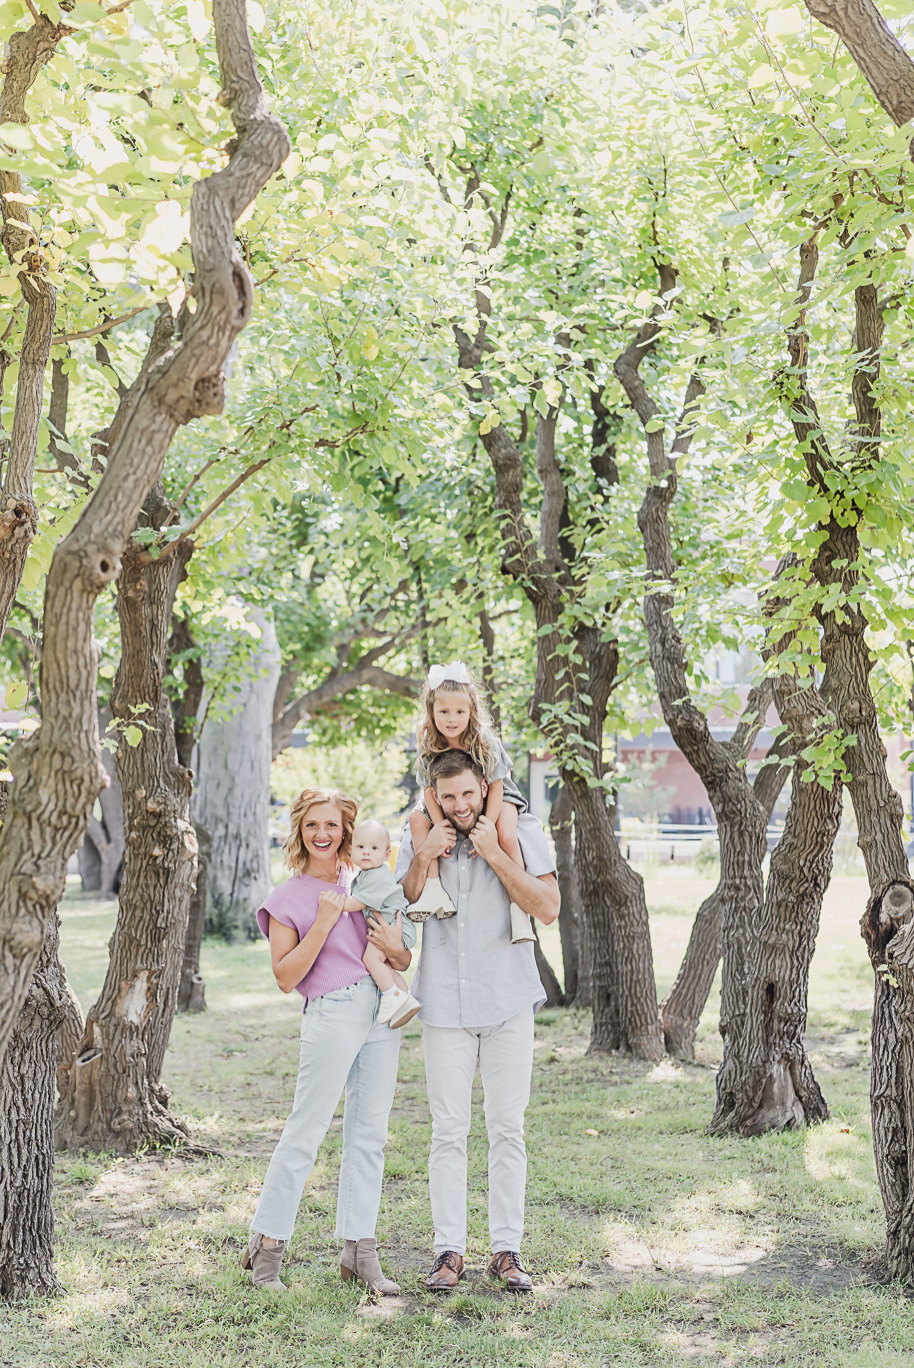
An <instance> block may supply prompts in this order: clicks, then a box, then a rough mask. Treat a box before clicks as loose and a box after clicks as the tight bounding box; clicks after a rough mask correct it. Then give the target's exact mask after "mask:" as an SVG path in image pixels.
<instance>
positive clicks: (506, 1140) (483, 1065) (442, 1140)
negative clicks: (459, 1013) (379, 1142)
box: [422, 1007, 533, 1254]
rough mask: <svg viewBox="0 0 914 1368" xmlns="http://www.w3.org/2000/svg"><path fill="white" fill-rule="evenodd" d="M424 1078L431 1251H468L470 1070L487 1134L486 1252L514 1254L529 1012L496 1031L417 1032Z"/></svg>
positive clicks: (523, 1166) (520, 1212)
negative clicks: (478, 1081)
mask: <svg viewBox="0 0 914 1368" xmlns="http://www.w3.org/2000/svg"><path fill="white" fill-rule="evenodd" d="M422 1037H423V1042H424V1045H425V1077H426V1082H427V1084H428V1103H429V1107H430V1108H431V1113H432V1148H431V1153H430V1154H429V1158H428V1184H429V1193H430V1196H431V1201H432V1219H433V1220H434V1222H435V1253H436V1254H441V1253H443V1251H444V1250H446V1249H452V1250H453V1251H454V1253H455V1254H465V1253H466V1247H467V1136H468V1135H469V1132H470V1101H471V1095H472V1089H473V1077H474V1075H475V1073H476V1064H477V1061H478V1063H479V1071H480V1073H481V1075H482V1088H483V1096H484V1098H485V1115H486V1129H487V1131H488V1133H489V1236H490V1240H491V1245H492V1253H493V1254H497V1253H498V1252H499V1250H502V1249H513V1250H515V1251H516V1252H519V1251H520V1242H521V1236H522V1235H523V1230H524V1189H525V1187H526V1182H527V1151H526V1149H525V1148H524V1112H525V1110H526V1108H527V1103H528V1102H529V1101H530V1074H531V1071H532V1069H533V1011H532V1009H531V1008H529V1007H528V1008H526V1009H525V1010H524V1011H523V1012H519V1013H518V1015H517V1016H514V1017H511V1019H510V1020H509V1021H503V1022H501V1023H500V1024H499V1025H497V1026H483V1027H480V1028H478V1029H468V1030H464V1029H463V1028H461V1027H450V1026H423V1028H422Z"/></svg>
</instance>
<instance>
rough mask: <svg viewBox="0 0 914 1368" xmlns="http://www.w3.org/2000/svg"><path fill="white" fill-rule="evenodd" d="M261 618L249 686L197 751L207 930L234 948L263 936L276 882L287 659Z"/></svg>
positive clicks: (232, 697)
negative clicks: (261, 914) (281, 694)
mask: <svg viewBox="0 0 914 1368" xmlns="http://www.w3.org/2000/svg"><path fill="white" fill-rule="evenodd" d="M254 617H255V621H256V622H257V624H258V626H259V627H260V630H261V637H260V642H259V645H258V647H257V649H256V650H255V652H254V654H253V655H252V657H251V658H250V660H249V661H248V662H247V663H246V667H245V669H246V673H245V677H244V679H243V681H242V682H241V683H240V684H238V685H236V686H235V687H234V689H233V690H232V691H231V693H230V694H229V695H228V697H227V698H226V699H225V700H224V706H226V707H231V708H233V709H234V711H233V712H232V713H231V715H230V716H228V717H227V718H225V720H221V719H220V720H216V719H214V718H212V717H208V718H207V720H206V722H205V724H204V726H203V728H202V730H201V732H200V739H199V741H198V743H197V792H196V795H195V799H194V818H195V820H196V821H197V822H198V823H199V825H201V826H204V827H205V828H206V830H207V831H208V832H209V833H210V836H211V841H212V844H211V846H210V855H209V866H208V870H207V892H206V900H207V903H206V930H207V932H208V933H209V934H212V935H217V936H223V937H224V938H225V939H226V940H228V941H238V940H244V939H245V938H247V937H253V936H254V935H255V934H256V923H255V920H254V915H255V913H256V911H257V908H258V907H259V906H260V904H261V903H262V902H263V899H264V898H265V897H266V895H267V893H268V892H269V891H270V887H271V882H272V881H271V879H270V858H269V820H270V759H271V754H272V750H271V735H272V715H273V696H274V694H275V692H276V684H277V680H278V678H279V668H280V655H279V645H278V643H277V640H276V630H275V628H274V627H273V624H272V622H271V621H269V620H268V619H267V618H266V617H264V616H262V615H260V614H255V615H254Z"/></svg>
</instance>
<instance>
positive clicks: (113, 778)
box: [76, 708, 124, 898]
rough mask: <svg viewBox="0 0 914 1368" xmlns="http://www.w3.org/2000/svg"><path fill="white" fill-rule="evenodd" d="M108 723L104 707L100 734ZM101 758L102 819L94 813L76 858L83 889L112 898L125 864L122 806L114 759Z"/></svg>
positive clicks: (107, 755) (108, 755)
mask: <svg viewBox="0 0 914 1368" xmlns="http://www.w3.org/2000/svg"><path fill="white" fill-rule="evenodd" d="M110 720H111V714H110V712H109V711H108V709H107V708H105V709H103V710H102V712H101V713H100V714H99V720H98V729H99V733H100V734H104V732H105V731H106V730H107V727H108V723H109V721H110ZM101 759H102V764H103V765H104V767H105V770H106V772H107V775H108V786H107V788H104V789H102V791H101V793H100V794H99V796H98V803H99V807H100V808H101V820H99V818H98V817H96V815H95V812H94V811H93V813H92V816H91V817H90V818H89V828H88V830H87V832H86V834H85V836H84V838H83V842H82V845H81V846H80V847H79V850H78V851H77V852H76V858H77V859H78V861H79V873H80V878H81V879H82V885H83V890H84V891H85V892H87V893H97V894H98V896H99V897H100V898H114V897H116V896H117V891H118V887H119V886H120V881H121V871H122V866H123V861H124V805H123V801H122V799H121V783H120V780H119V779H118V777H117V765H116V764H115V761H114V756H113V755H112V754H111V752H110V751H108V750H103V751H102V753H101Z"/></svg>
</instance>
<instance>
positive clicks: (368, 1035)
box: [251, 974, 400, 1240]
mask: <svg viewBox="0 0 914 1368" xmlns="http://www.w3.org/2000/svg"><path fill="white" fill-rule="evenodd" d="M379 1000H380V994H379V993H378V990H377V988H376V987H375V985H374V981H373V980H372V979H371V977H370V976H369V975H368V974H366V975H365V977H364V978H363V979H360V980H359V982H358V983H356V984H353V985H352V986H351V987H349V988H337V989H335V990H334V992H332V993H325V994H324V996H323V997H319V998H314V999H313V1001H311V1002H309V1003H308V1010H307V1011H306V1012H305V1015H304V1017H303V1019H302V1028H301V1060H300V1063H299V1067H298V1082H297V1083H296V1085H295V1101H294V1103H293V1104H292V1113H291V1115H290V1116H289V1119H288V1121H287V1122H286V1124H285V1128H284V1129H283V1133H282V1135H281V1136H280V1140H279V1144H278V1145H277V1146H276V1149H275V1150H274V1151H273V1157H272V1159H271V1160H270V1166H269V1168H268V1169H267V1176H266V1177H265V1178H264V1180H263V1191H262V1192H261V1194H260V1201H259V1202H258V1203H257V1210H256V1211H255V1212H254V1219H253V1220H252V1221H251V1230H252V1231H258V1232H259V1233H260V1234H261V1235H268V1236H269V1237H270V1238H271V1239H273V1240H288V1239H289V1238H290V1237H291V1235H292V1231H293V1230H294V1228H295V1217H296V1215H297V1213H298V1204H299V1202H300V1201H301V1197H302V1193H303V1192H304V1189H305V1183H306V1182H307V1181H308V1177H309V1175H310V1173H311V1170H312V1168H313V1167H314V1161H315V1159H316V1158H317V1151H318V1149H319V1147H320V1143H321V1141H322V1140H323V1138H324V1136H325V1135H326V1134H327V1131H328V1129H329V1126H330V1122H331V1121H332V1120H333V1113H334V1112H335V1111H336V1107H337V1103H338V1102H339V1100H340V1095H341V1094H342V1092H343V1090H344V1089H345V1092H346V1101H345V1105H344V1108H343V1155H342V1160H341V1162H340V1186H339V1192H338V1194H337V1204H336V1233H337V1235H338V1236H339V1237H340V1238H341V1239H344V1240H362V1239H366V1238H370V1237H371V1236H372V1235H374V1233H375V1224H376V1222H377V1219H378V1207H379V1206H380V1204H381V1183H382V1180H383V1178H384V1146H385V1145H386V1143H387V1121H388V1117H389V1116H390V1108H391V1105H392V1104H393V1100H394V1088H395V1087H396V1083H397V1062H398V1055H399V1052H400V1032H399V1031H392V1030H391V1029H390V1027H389V1026H379V1025H378V1022H377V1017H378V1003H379Z"/></svg>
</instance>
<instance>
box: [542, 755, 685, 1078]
mask: <svg viewBox="0 0 914 1368" xmlns="http://www.w3.org/2000/svg"><path fill="white" fill-rule="evenodd" d="M563 782H564V783H567V784H568V785H569V788H570V790H571V796H572V802H573V803H574V819H575V831H576V832H580V834H581V838H582V840H583V844H584V857H585V860H586V861H587V865H588V867H589V871H590V872H589V874H588V875H587V876H586V878H585V879H583V880H582V884H581V905H582V909H583V911H584V915H585V918H586V921H587V923H588V928H587V939H588V949H589V952H590V974H591V1005H592V1007H593V1031H592V1035H591V1039H590V1046H589V1049H588V1053H590V1054H595V1053H599V1052H601V1051H606V1050H622V1051H624V1052H626V1053H630V1054H634V1055H636V1056H637V1057H638V1058H640V1059H659V1058H661V1056H662V1054H663V1040H662V1036H661V1032H660V1016H659V1013H658V1010H657V995H656V990H655V987H654V961H653V956H652V954H651V938H650V925H649V922H648V915H647V902H646V901H645V896H644V880H643V879H642V877H641V875H640V874H638V873H637V872H636V871H635V870H634V869H632V867H631V865H630V864H628V862H627V861H626V860H625V859H624V857H623V855H622V852H621V851H620V849H619V843H618V841H617V840H616V836H615V832H614V831H613V816H612V810H611V809H610V808H608V807H607V805H606V799H605V794H604V793H603V791H602V790H601V789H597V788H591V787H590V786H589V785H588V784H587V782H586V780H583V779H581V778H579V777H577V776H574V777H572V776H571V775H570V774H565V775H563ZM579 868H580V866H579Z"/></svg>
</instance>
